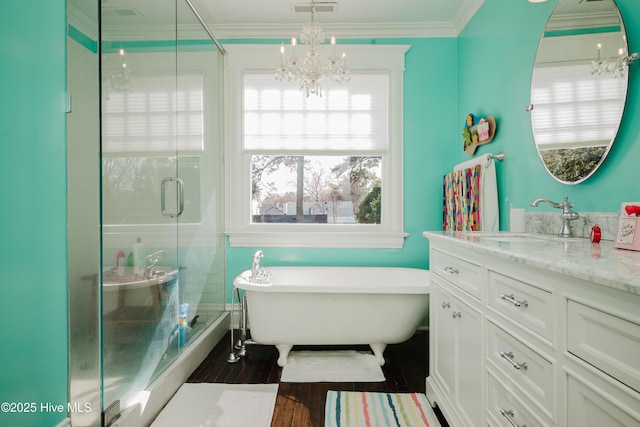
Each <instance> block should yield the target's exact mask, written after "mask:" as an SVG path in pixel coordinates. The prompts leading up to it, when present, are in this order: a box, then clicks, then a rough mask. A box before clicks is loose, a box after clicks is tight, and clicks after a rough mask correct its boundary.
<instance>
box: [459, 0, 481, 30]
mask: <svg viewBox="0 0 640 427" xmlns="http://www.w3.org/2000/svg"><path fill="white" fill-rule="evenodd" d="M483 3H484V0H465V2H464V3H463V4H462V6H460V9H458V13H456V16H454V17H453V21H451V22H452V24H453V27H454V28H455V31H456V36H457V35H459V34H460V33H461V32H462V30H464V27H466V26H467V24H468V23H469V21H471V19H472V18H473V16H474V15H475V14H476V12H477V11H478V10H479V9H480V6H482V4H483Z"/></svg>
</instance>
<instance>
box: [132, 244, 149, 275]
mask: <svg viewBox="0 0 640 427" xmlns="http://www.w3.org/2000/svg"><path fill="white" fill-rule="evenodd" d="M145 256H146V254H145V247H144V243H142V237H138V240H137V241H136V243H135V244H134V245H133V272H134V274H135V275H136V276H144V269H145Z"/></svg>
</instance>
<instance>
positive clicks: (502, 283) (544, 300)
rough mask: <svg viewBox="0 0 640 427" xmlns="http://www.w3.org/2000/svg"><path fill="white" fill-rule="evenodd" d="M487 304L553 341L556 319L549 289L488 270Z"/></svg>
mask: <svg viewBox="0 0 640 427" xmlns="http://www.w3.org/2000/svg"><path fill="white" fill-rule="evenodd" d="M489 305H490V306H491V307H493V308H494V309H495V310H497V311H498V312H500V313H502V314H504V315H505V316H506V317H507V318H509V319H511V320H513V321H514V322H516V323H519V324H520V325H522V326H524V327H525V328H527V329H530V330H532V331H533V332H536V333H537V334H539V335H540V336H542V337H543V338H545V339H547V340H549V342H551V343H553V341H554V339H553V337H554V334H553V327H554V325H555V321H554V320H555V319H554V314H553V313H554V311H553V301H552V294H551V292H548V291H546V290H544V289H540V288H538V287H535V286H533V285H531V284H529V283H526V282H522V281H520V280H516V279H513V278H511V277H508V276H504V275H502V274H499V273H496V272H495V271H489Z"/></svg>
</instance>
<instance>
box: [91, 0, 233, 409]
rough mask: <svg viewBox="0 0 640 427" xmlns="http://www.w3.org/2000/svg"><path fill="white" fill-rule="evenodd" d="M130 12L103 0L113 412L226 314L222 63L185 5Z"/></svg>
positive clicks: (106, 359)
mask: <svg viewBox="0 0 640 427" xmlns="http://www.w3.org/2000/svg"><path fill="white" fill-rule="evenodd" d="M129 8H130V11H129V12H126V11H123V10H122V8H119V9H118V10H111V9H110V8H109V2H103V3H102V31H101V34H102V41H101V47H102V83H103V86H102V116H101V117H102V150H101V153H102V260H103V269H102V277H101V285H102V286H101V290H102V295H101V302H102V332H103V340H102V342H103V407H104V408H105V409H108V408H109V407H110V406H111V405H112V404H113V405H116V406H115V408H117V407H118V406H119V410H123V409H124V408H126V407H127V406H129V405H131V404H135V403H137V402H142V401H143V400H142V399H144V398H145V393H144V390H145V389H146V388H147V387H148V386H149V384H150V383H152V382H153V381H154V380H155V379H156V378H157V377H158V376H159V375H160V374H161V373H162V372H163V371H164V370H166V369H167V368H169V367H170V366H171V365H172V364H173V363H174V362H175V361H176V360H177V358H178V357H179V355H180V354H181V351H183V349H184V348H186V347H188V346H189V345H190V343H191V342H193V341H194V340H195V339H196V338H197V336H198V335H199V334H200V333H202V332H203V331H204V330H205V328H206V327H207V326H208V325H209V324H211V322H212V321H213V320H215V319H216V318H217V317H218V316H219V315H220V314H222V312H223V309H224V307H223V302H224V280H223V277H224V275H223V266H224V261H223V260H224V250H223V249H224V245H223V244H222V243H221V239H222V229H221V224H222V216H221V212H222V208H223V206H222V188H221V186H222V179H221V169H222V168H221V165H222V162H221V155H220V152H221V132H220V128H219V125H220V122H221V121H220V120H219V119H218V117H220V116H221V108H220V102H221V92H220V91H219V87H220V85H221V79H222V73H221V72H220V69H221V64H222V60H221V58H220V56H219V55H220V54H219V53H218V52H217V51H216V49H215V47H214V46H213V43H212V42H211V40H210V39H209V37H208V36H207V34H206V33H205V32H204V30H203V29H202V27H201V26H200V25H199V23H198V22H197V20H196V17H195V15H193V13H192V11H191V10H190V9H189V7H188V6H187V5H186V4H185V3H184V1H183V0H177V1H176V0H156V1H154V2H148V1H142V0H141V1H131V2H128V3H127V9H129ZM136 14H139V15H140V16H141V17H143V18H141V19H135V15H136ZM132 15H133V16H134V19H131V16H132ZM131 23H132V24H131ZM138 253H142V254H141V255H140V256H136V255H137V254H138ZM137 261H139V264H140V265H139V266H138V265H137V264H138V263H137ZM119 410H118V409H116V410H114V412H115V413H117V412H119Z"/></svg>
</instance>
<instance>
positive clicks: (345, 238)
mask: <svg viewBox="0 0 640 427" xmlns="http://www.w3.org/2000/svg"><path fill="white" fill-rule="evenodd" d="M226 234H227V235H228V236H229V245H230V246H231V247H238V248H244V247H264V248H378V249H382V248H387V249H400V248H402V247H403V246H404V239H405V238H406V237H407V236H408V235H409V234H408V233H394V232H345V231H340V232H338V231H333V232H332V231H330V232H300V231H296V232H291V231H290V232H283V231H261V232H233V231H229V232H227V233H226Z"/></svg>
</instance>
